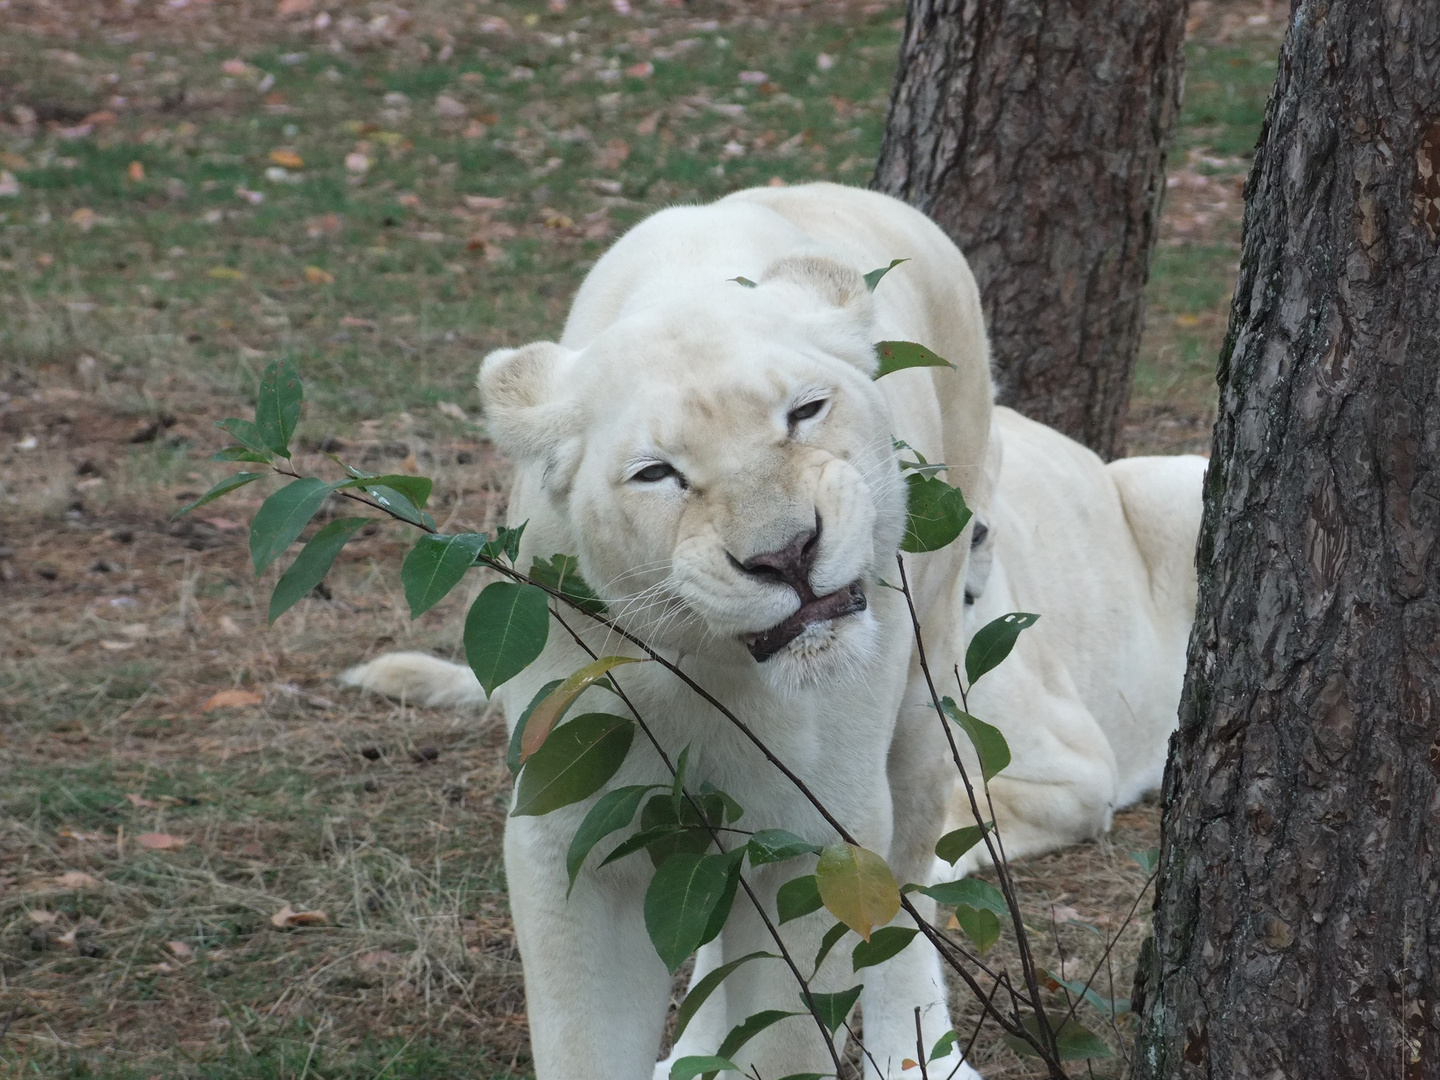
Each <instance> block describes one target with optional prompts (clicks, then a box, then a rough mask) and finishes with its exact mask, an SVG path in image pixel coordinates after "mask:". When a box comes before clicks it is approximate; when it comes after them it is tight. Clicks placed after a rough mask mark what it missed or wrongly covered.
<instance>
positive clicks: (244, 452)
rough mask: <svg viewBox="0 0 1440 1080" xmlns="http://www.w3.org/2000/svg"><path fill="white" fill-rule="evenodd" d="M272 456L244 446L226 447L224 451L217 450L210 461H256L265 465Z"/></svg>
mask: <svg viewBox="0 0 1440 1080" xmlns="http://www.w3.org/2000/svg"><path fill="white" fill-rule="evenodd" d="M273 456H274V455H273V454H270V453H262V452H261V451H259V450H251V449H249V448H248V447H244V446H227V447H226V448H225V449H224V450H217V451H216V452H215V453H213V454H211V455H210V460H211V461H258V462H259V463H260V464H262V465H267V464H269V462H270V459H271V458H272V457H273Z"/></svg>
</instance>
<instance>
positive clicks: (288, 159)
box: [270, 148, 305, 169]
mask: <svg viewBox="0 0 1440 1080" xmlns="http://www.w3.org/2000/svg"><path fill="white" fill-rule="evenodd" d="M270 160H271V161H273V162H274V163H275V164H276V165H279V166H280V167H281V168H285V169H303V168H304V167H305V159H304V158H302V157H301V156H300V155H299V154H297V153H296V152H295V151H294V150H286V149H284V148H282V149H279V150H271V151H270Z"/></svg>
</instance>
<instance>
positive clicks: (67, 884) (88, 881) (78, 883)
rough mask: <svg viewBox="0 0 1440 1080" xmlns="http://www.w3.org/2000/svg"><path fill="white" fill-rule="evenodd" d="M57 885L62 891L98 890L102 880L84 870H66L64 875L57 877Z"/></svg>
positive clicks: (57, 875)
mask: <svg viewBox="0 0 1440 1080" xmlns="http://www.w3.org/2000/svg"><path fill="white" fill-rule="evenodd" d="M55 884H56V885H58V886H60V888H62V889H98V888H99V887H100V879H99V878H97V877H94V876H92V875H90V874H87V873H86V872H85V871H84V870H66V871H65V872H64V873H63V874H56V875H55Z"/></svg>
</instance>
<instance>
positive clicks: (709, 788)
mask: <svg viewBox="0 0 1440 1080" xmlns="http://www.w3.org/2000/svg"><path fill="white" fill-rule="evenodd" d="M700 794H701V795H714V796H716V797H718V798H719V799H720V801H721V802H722V803H723V804H724V807H725V820H726V821H727V822H729V823H730V824H731V825H734V824H735V822H737V821H739V820H740V819H741V818H742V817H744V816H745V808H744V807H743V806H741V805H740V804H739V803H738V802H736V801H735V800H734V799H732V798H731V797H730V796H729V795H727V794H725V792H723V791H721V790H720V789H719V788H717V787H716V786H715V785H714V784H712V783H710V781H708V780H707V781H705V782H704V783H703V784H701V785H700ZM716 824H717V825H718V824H720V823H719V822H716Z"/></svg>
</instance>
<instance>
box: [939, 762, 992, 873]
mask: <svg viewBox="0 0 1440 1080" xmlns="http://www.w3.org/2000/svg"><path fill="white" fill-rule="evenodd" d="M981 768H982V770H983V768H984V767H983V766H982V767H981ZM994 827H995V823H994V822H993V821H990V822H986V823H985V824H984V825H966V826H965V827H964V828H963V829H955V830H953V831H951V832H948V833H946V834H945V835H944V836H942V837H940V839H939V840H938V841H936V843H935V857H936V858H938V859H944V860H945V861H946V862H947V863H949V864H950V865H951V866H954V865H955V864H956V863H957V862H958V861H959V860H960V856H961V855H964V854H965V853H966V852H967V851H969V850H970V849H971V848H973V847H974V846H975V845H976V844H978V843H980V841H981V840H984V839H985V834H986V833H987V832H988V831H989V830H991V829H993V828H994Z"/></svg>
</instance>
